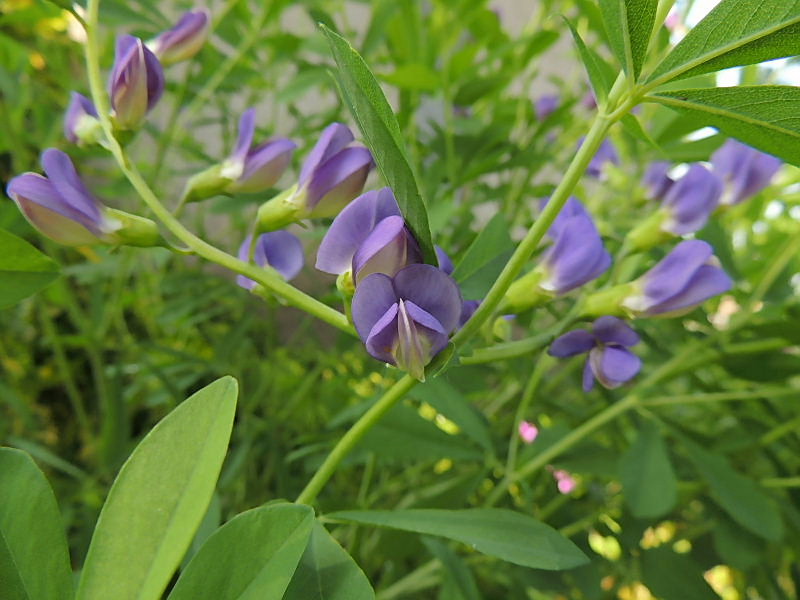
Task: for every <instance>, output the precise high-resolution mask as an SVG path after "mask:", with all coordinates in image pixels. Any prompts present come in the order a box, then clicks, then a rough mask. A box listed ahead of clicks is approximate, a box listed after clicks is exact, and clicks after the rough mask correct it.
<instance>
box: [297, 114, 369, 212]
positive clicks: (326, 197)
mask: <svg viewBox="0 0 800 600" xmlns="http://www.w3.org/2000/svg"><path fill="white" fill-rule="evenodd" d="M353 139H354V138H353V134H352V132H351V131H350V129H349V128H348V127H347V126H346V125H343V124H341V123H333V124H331V125H329V126H328V127H326V128H325V130H324V131H323V132H322V135H321V136H320V138H319V141H318V142H317V144H316V145H315V146H314V148H313V149H312V150H311V152H310V153H309V155H308V156H307V157H306V160H305V162H304V163H303V167H302V169H301V171H300V178H299V180H298V194H302V195H304V201H305V207H306V209H307V211H308V212H309V216H310V217H333V216H335V215H337V214H338V213H339V212H340V211H341V210H342V209H343V208H344V207H345V206H346V205H347V204H348V203H349V202H350V201H351V200H352V199H353V198H355V197H356V196H358V195H359V194H360V193H361V190H362V189H363V188H364V184H365V183H366V181H367V175H369V172H370V169H372V167H373V166H374V164H375V163H374V162H373V160H372V154H370V151H369V150H367V149H366V148H364V147H363V146H351V145H350V143H351V142H352V141H353Z"/></svg>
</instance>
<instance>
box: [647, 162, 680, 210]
mask: <svg viewBox="0 0 800 600" xmlns="http://www.w3.org/2000/svg"><path fill="white" fill-rule="evenodd" d="M671 168H672V164H671V163H669V162H667V161H665V160H658V161H656V162H653V163H650V166H649V167H647V171H646V172H645V174H644V179H643V181H642V183H644V186H645V187H646V188H647V193H648V197H649V198H650V199H652V200H661V199H662V198H663V197H664V194H666V193H667V191H668V190H669V188H670V187H671V186H672V184H673V183H675V182H674V181H673V180H672V179H671V178H670V176H669V171H670V169H671Z"/></svg>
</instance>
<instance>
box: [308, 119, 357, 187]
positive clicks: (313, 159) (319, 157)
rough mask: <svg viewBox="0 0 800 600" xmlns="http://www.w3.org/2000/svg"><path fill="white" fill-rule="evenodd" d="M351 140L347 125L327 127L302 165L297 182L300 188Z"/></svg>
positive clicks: (337, 124)
mask: <svg viewBox="0 0 800 600" xmlns="http://www.w3.org/2000/svg"><path fill="white" fill-rule="evenodd" d="M353 139H354V138H353V133H352V132H351V131H350V128H349V127H347V125H343V124H342V123H331V124H330V125H328V126H327V127H326V128H325V131H323V132H322V135H321V136H319V141H318V142H317V144H316V145H315V146H314V148H313V149H312V150H311V152H310V153H309V154H308V156H307V157H306V160H305V162H304V163H303V168H302V169H301V171H300V178H299V180H298V183H299V184H300V186H302V185H304V184H305V183H307V182H308V180H309V179H310V178H311V176H312V174H313V173H314V171H316V170H317V167H319V166H320V165H321V164H322V163H324V162H325V161H327V160H328V159H329V158H331V157H332V156H333V155H334V154H336V153H337V152H339V151H340V150H342V149H343V148H344V147H345V146H347V144H349V143H350V142H352V141H353Z"/></svg>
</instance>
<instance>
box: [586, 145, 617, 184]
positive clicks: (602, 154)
mask: <svg viewBox="0 0 800 600" xmlns="http://www.w3.org/2000/svg"><path fill="white" fill-rule="evenodd" d="M581 144H583V139H581ZM606 163H613V164H615V165H617V164H619V155H618V154H617V150H616V148H614V145H613V144H612V143H611V140H608V139H605V140H603V143H601V144H600V147H599V148H598V149H597V152H596V153H595V155H594V157H592V160H591V161H590V162H589V166H588V167H587V169H586V173H587V174H588V175H590V176H591V177H600V176H601V175H602V174H603V169H604V168H605V165H606Z"/></svg>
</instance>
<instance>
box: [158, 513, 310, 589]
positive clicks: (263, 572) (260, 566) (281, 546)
mask: <svg viewBox="0 0 800 600" xmlns="http://www.w3.org/2000/svg"><path fill="white" fill-rule="evenodd" d="M313 525H314V511H313V510H312V509H311V507H310V506H303V505H299V504H285V503H284V504H269V505H266V506H261V507H259V508H254V509H252V510H248V511H245V512H243V513H241V514H238V515H236V516H235V517H234V518H233V519H231V520H230V521H228V522H227V523H226V524H225V525H223V526H222V527H221V528H220V529H218V530H217V531H216V532H215V533H213V534H212V535H211V537H209V538H208V540H207V541H206V543H205V544H203V546H202V547H201V548H200V551H199V552H198V553H197V554H196V555H195V557H194V558H193V559H192V560H191V562H189V565H188V566H187V567H186V570H185V571H184V572H183V573H182V574H181V577H180V579H178V583H176V584H175V588H174V589H173V590H172V593H171V594H170V595H169V600H194V599H195V598H214V600H246V599H252V600H255V599H256V598H263V599H265V600H271V599H273V598H274V599H275V600H278V599H280V598H283V594H284V592H285V591H286V587H287V586H288V585H289V582H290V581H291V580H292V574H293V573H294V572H295V569H296V568H297V564H298V563H299V562H300V557H301V556H303V550H304V549H305V548H306V545H307V544H308V539H309V536H310V535H311V527H312V526H313Z"/></svg>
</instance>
